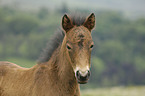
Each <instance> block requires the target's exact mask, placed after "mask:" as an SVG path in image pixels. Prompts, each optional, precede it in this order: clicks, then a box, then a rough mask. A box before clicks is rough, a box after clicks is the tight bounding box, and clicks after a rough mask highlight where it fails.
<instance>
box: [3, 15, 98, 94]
mask: <svg viewBox="0 0 145 96" xmlns="http://www.w3.org/2000/svg"><path fill="white" fill-rule="evenodd" d="M94 26H95V15H94V14H93V13H92V14H91V15H90V16H88V17H87V18H75V17H72V18H69V17H68V15H66V14H65V15H64V16H63V18H62V29H63V30H61V31H60V32H59V33H58V34H57V35H56V37H54V38H53V40H52V43H51V44H49V45H48V48H47V49H46V50H45V51H44V54H43V55H41V57H40V59H39V60H38V64H37V65H35V66H33V67H32V68H22V67H20V66H18V65H16V64H13V63H10V62H6V61H5V62H0V96H80V89H79V85H78V83H80V84H84V83H87V81H88V79H89V76H90V58H91V50H92V48H93V41H92V36H91V31H92V29H93V28H94Z"/></svg>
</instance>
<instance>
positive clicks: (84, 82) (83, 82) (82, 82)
mask: <svg viewBox="0 0 145 96" xmlns="http://www.w3.org/2000/svg"><path fill="white" fill-rule="evenodd" d="M77 81H78V83H79V84H86V83H87V82H88V80H86V81H80V80H77Z"/></svg>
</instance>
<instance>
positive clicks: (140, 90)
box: [81, 86, 145, 96]
mask: <svg viewBox="0 0 145 96" xmlns="http://www.w3.org/2000/svg"><path fill="white" fill-rule="evenodd" d="M81 96H145V86H138V87H112V88H98V89H88V90H82V91H81Z"/></svg>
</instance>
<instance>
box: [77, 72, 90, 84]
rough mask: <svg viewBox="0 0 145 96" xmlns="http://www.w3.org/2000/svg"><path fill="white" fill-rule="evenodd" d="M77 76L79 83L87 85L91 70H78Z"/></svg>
mask: <svg viewBox="0 0 145 96" xmlns="http://www.w3.org/2000/svg"><path fill="white" fill-rule="evenodd" d="M75 76H76V78H77V81H78V83H80V84H85V83H87V82H88V80H89V77H90V70H87V71H81V70H78V71H76V73H75Z"/></svg>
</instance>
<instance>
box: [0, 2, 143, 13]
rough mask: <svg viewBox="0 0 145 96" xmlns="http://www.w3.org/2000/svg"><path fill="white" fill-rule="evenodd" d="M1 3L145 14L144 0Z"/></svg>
mask: <svg viewBox="0 0 145 96" xmlns="http://www.w3.org/2000/svg"><path fill="white" fill-rule="evenodd" d="M0 4H1V5H9V6H12V7H19V8H22V9H24V10H32V9H33V10H37V9H39V8H40V7H46V8H49V9H52V10H53V9H56V8H59V7H60V6H63V5H64V4H66V5H67V7H68V8H70V9H71V8H73V9H74V8H75V9H77V8H82V9H83V8H84V9H88V10H91V11H92V10H96V9H101V10H104V9H107V10H117V11H118V10H119V11H121V12H124V13H125V14H126V15H133V16H145V6H144V5H145V1H144V0H0Z"/></svg>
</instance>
